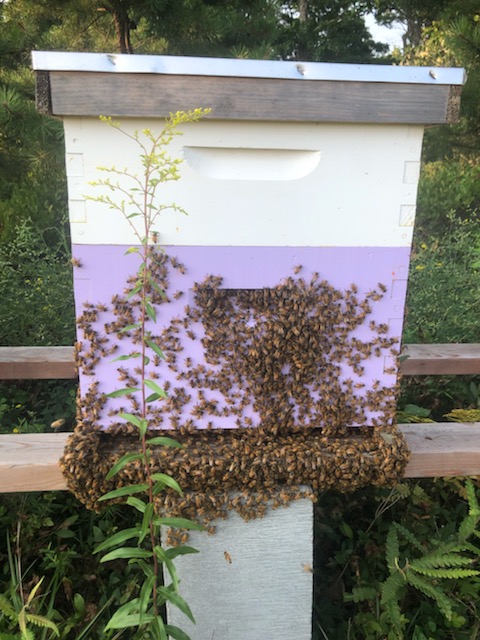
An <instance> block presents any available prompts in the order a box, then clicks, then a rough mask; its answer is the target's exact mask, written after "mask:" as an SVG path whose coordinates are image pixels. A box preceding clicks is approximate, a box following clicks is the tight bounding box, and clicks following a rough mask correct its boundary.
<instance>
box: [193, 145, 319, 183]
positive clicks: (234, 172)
mask: <svg viewBox="0 0 480 640" xmlns="http://www.w3.org/2000/svg"><path fill="white" fill-rule="evenodd" d="M183 155H184V158H185V161H186V163H187V164H188V166H189V167H190V168H192V169H193V170H194V171H196V172H197V173H199V174H200V175H202V176H204V177H205V178H215V179H216V180H262V181H267V180H274V181H277V180H279V181H284V180H298V179H299V178H304V177H305V176H308V174H309V173H312V171H313V170H314V169H315V168H316V167H317V166H318V163H319V162H320V153H319V152H318V151H303V150H301V149H275V150H273V149H228V148H225V149H224V148H214V147H184V148H183Z"/></svg>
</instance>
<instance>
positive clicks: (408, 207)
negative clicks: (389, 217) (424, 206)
mask: <svg viewBox="0 0 480 640" xmlns="http://www.w3.org/2000/svg"><path fill="white" fill-rule="evenodd" d="M415 211H416V207H415V205H414V204H402V205H401V207H400V222H399V224H400V226H401V227H413V223H414V221H415Z"/></svg>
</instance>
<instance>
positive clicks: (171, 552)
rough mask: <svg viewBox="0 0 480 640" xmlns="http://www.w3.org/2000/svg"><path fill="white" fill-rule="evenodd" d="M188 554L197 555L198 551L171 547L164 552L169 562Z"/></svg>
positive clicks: (185, 547)
mask: <svg viewBox="0 0 480 640" xmlns="http://www.w3.org/2000/svg"><path fill="white" fill-rule="evenodd" d="M190 553H199V551H198V549H194V548H193V547H188V546H184V547H172V548H171V549H167V550H166V554H167V556H168V557H169V558H170V559H171V560H175V558H176V557H177V556H186V555H188V554H190Z"/></svg>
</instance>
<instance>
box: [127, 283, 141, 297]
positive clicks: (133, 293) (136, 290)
mask: <svg viewBox="0 0 480 640" xmlns="http://www.w3.org/2000/svg"><path fill="white" fill-rule="evenodd" d="M142 287H143V282H139V281H138V280H137V284H136V285H135V286H134V287H133V289H132V290H131V291H129V292H128V294H127V296H126V300H130V298H133V296H136V295H137V293H139V292H140V291H141V290H142Z"/></svg>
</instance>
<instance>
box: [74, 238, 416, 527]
mask: <svg viewBox="0 0 480 640" xmlns="http://www.w3.org/2000/svg"><path fill="white" fill-rule="evenodd" d="M150 260H151V271H152V275H153V277H154V278H155V279H156V282H157V283H158V284H159V285H160V287H162V288H163V290H164V291H165V295H161V294H160V293H158V292H157V291H156V290H155V289H153V288H152V290H151V291H150V292H149V294H150V296H151V299H152V302H153V304H155V305H158V306H159V313H158V315H159V316H160V315H161V305H163V304H165V303H168V301H169V299H172V298H173V299H177V300H178V299H181V298H182V294H183V292H182V291H180V290H176V291H174V292H172V291H171V290H170V287H169V280H170V273H171V270H174V271H177V272H179V273H180V274H185V272H186V267H185V266H184V265H183V264H182V263H180V262H179V261H178V260H176V259H175V258H170V257H168V255H166V254H165V253H161V252H155V251H154V250H153V249H152V250H151V255H150ZM135 281H136V276H135V277H133V278H132V279H131V280H130V281H129V283H128V285H127V288H126V290H125V292H124V294H123V295H115V296H114V297H113V298H112V300H111V304H110V305H105V304H102V305H97V306H96V307H95V306H94V305H92V304H86V305H85V307H84V312H83V314H82V316H81V317H80V318H79V320H78V327H79V329H80V331H81V332H82V334H83V336H82V339H81V342H80V343H79V345H78V347H77V363H78V366H79V368H80V370H81V371H82V372H83V373H84V374H86V375H87V376H89V375H91V376H95V368H96V365H97V364H98V362H99V361H100V360H101V359H102V358H105V357H106V356H109V355H110V354H113V353H114V352H115V351H116V350H117V348H118V345H119V341H120V343H121V341H122V340H124V341H126V342H125V344H127V345H128V347H129V348H130V349H132V350H135V349H137V350H138V343H139V340H140V339H141V335H140V332H139V330H138V329H128V327H131V325H133V324H134V323H135V322H136V320H137V318H138V313H139V311H138V307H139V300H137V299H136V298H135V296H133V297H130V298H129V296H128V294H129V292H130V291H131V289H132V286H133V285H134V283H135ZM222 285H223V281H222V278H221V277H220V276H207V277H206V278H205V279H204V281H203V282H200V283H196V284H195V286H194V288H193V302H192V303H191V304H189V305H186V306H185V308H184V313H183V315H181V316H178V317H174V318H173V319H171V321H170V322H169V323H168V324H167V326H164V327H163V328H162V329H161V331H160V332H159V333H158V335H157V336H156V337H154V338H153V339H154V340H155V342H156V343H157V344H158V345H159V346H160V348H161V349H162V350H163V352H164V353H165V361H161V359H160V358H159V357H158V356H156V357H155V359H153V361H152V363H151V366H150V367H149V369H148V376H149V377H151V378H157V379H159V381H160V382H159V384H162V386H163V387H164V388H165V391H166V392H167V395H168V397H167V399H165V400H163V401H161V402H158V403H155V404H152V405H149V407H150V408H149V424H150V428H151V429H152V430H153V429H155V430H156V431H155V433H158V429H160V430H161V429H169V434H170V435H172V431H173V435H174V436H176V437H177V438H178V439H179V440H180V441H181V442H182V444H184V445H185V448H184V449H182V450H177V449H175V450H173V449H170V448H168V449H162V448H156V449H155V452H154V454H153V455H154V458H155V460H154V464H155V465H158V467H159V469H160V470H161V471H162V472H167V473H170V474H171V475H173V477H175V478H176V479H177V480H178V481H179V482H180V484H181V485H182V487H183V489H184V491H185V495H184V496H182V497H180V496H178V494H176V493H175V492H173V491H172V492H170V491H167V492H165V493H163V494H162V495H161V496H160V497H159V502H158V507H159V510H160V511H162V512H165V513H168V514H169V515H182V516H185V517H191V518H196V519H198V518H200V519H201V520H203V521H204V522H206V523H211V522H213V521H214V520H215V519H216V518H219V517H225V516H226V515H227V514H228V511H229V510H231V509H235V510H236V511H238V512H239V513H240V514H241V515H242V516H243V517H244V518H246V519H248V518H252V517H258V516H261V515H263V514H264V512H265V509H266V508H267V504H270V505H271V506H274V507H275V506H282V505H285V504H288V503H289V502H290V501H291V500H293V499H295V498H299V497H305V495H306V493H308V492H306V490H305V489H304V488H303V489H302V488H301V487H305V486H308V487H311V488H312V490H313V494H311V495H314V494H315V492H317V491H318V490H320V489H325V488H329V487H334V488H336V489H337V490H341V491H351V490H354V489H356V488H358V487H359V486H363V485H365V484H369V483H373V484H392V483H394V482H395V481H396V480H397V479H398V478H399V477H401V476H402V475H403V471H404V467H405V464H406V462H407V459H408V452H407V449H406V446H405V443H404V441H403V439H402V437H401V436H400V434H399V433H398V432H397V430H396V428H395V424H394V413H395V394H396V386H395V385H392V386H382V384H381V382H380V381H379V380H374V381H373V383H372V382H371V383H370V384H365V382H364V381H363V380H362V378H363V376H364V373H365V366H366V365H367V364H368V361H369V360H370V359H372V358H382V362H383V358H384V356H385V355H386V354H387V355H393V356H395V355H396V354H397V352H396V346H397V343H398V342H397V339H395V338H392V337H389V336H388V327H387V326H386V325H384V324H378V323H376V322H375V321H374V320H372V319H370V317H371V315H372V310H373V305H374V304H375V303H376V302H377V301H378V300H381V299H382V297H383V296H384V295H385V293H386V287H384V286H383V285H382V284H379V285H378V286H377V287H375V288H374V289H372V290H371V291H369V292H367V293H366V294H363V296H362V295H360V294H359V292H358V289H357V287H356V286H355V285H351V286H350V287H349V288H348V289H347V290H343V291H341V290H339V289H336V288H335V287H333V286H332V285H331V284H329V283H328V282H327V281H326V280H322V279H321V277H320V275H319V274H317V273H313V274H309V275H308V277H304V276H303V274H302V269H301V267H300V266H298V267H296V268H295V269H294V273H293V274H292V275H291V276H288V277H286V278H285V279H284V280H282V281H281V282H280V283H279V284H278V285H277V286H275V287H271V288H265V289H257V290H245V289H226V288H223V287H222ZM102 317H105V318H106V320H107V321H106V322H104V323H103V325H102ZM365 326H368V338H367V339H360V338H359V337H358V335H359V333H358V331H357V330H358V329H359V328H360V327H365ZM361 335H363V336H365V335H366V334H365V332H364V333H363V334H361ZM194 343H195V345H196V349H192V348H191V347H192V345H193V344H194ZM198 354H201V357H199V356H198ZM132 363H133V364H132ZM127 364H128V366H127ZM110 366H114V365H110ZM167 371H168V376H167V375H165V373H166V372H167ZM346 371H347V372H350V374H351V375H349V376H347V374H346V373H345V372H346ZM117 374H118V379H119V381H120V382H121V385H122V386H132V387H136V386H138V385H139V383H140V382H141V381H140V374H141V370H140V369H139V367H138V366H135V360H132V361H128V363H126V364H125V363H123V362H122V364H121V365H119V366H117ZM125 411H127V412H130V413H134V414H135V413H138V412H139V411H140V405H139V400H138V398H137V397H136V396H135V394H132V395H131V396H127V397H126V398H123V399H122V400H119V401H117V403H116V404H113V405H112V403H111V402H106V400H105V396H104V395H102V393H100V391H99V384H98V380H94V381H93V383H92V385H91V386H90V388H89V389H87V391H86V392H84V394H83V396H82V397H81V398H80V400H79V407H78V417H79V423H78V426H77V429H76V430H75V433H74V434H73V436H72V437H71V438H70V440H69V443H68V444H67V447H66V450H65V454H64V457H63V461H62V464H63V470H64V472H65V475H66V476H67V481H68V484H69V487H70V489H71V490H73V491H74V493H75V494H76V495H77V497H79V498H80V499H81V500H82V501H83V502H84V503H85V504H86V505H87V506H88V507H90V508H94V509H96V508H98V503H97V501H98V498H99V497H100V496H101V495H102V494H103V493H105V492H106V491H109V490H111V489H113V488H116V487H118V486H122V484H131V483H132V482H133V483H136V482H142V479H143V470H142V469H141V467H140V466H138V465H137V466H135V463H132V465H129V466H127V467H126V468H125V469H124V470H123V472H122V473H119V474H117V476H115V478H114V479H113V480H111V481H109V482H107V481H106V480H105V476H106V474H107V472H108V470H109V469H110V468H111V466H112V465H113V464H114V462H115V460H116V459H118V457H119V456H121V455H123V453H125V452H126V451H128V450H131V449H132V447H137V446H138V434H137V432H136V428H134V427H133V426H131V425H128V424H126V423H125V422H124V421H122V420H119V419H118V413H120V412H125ZM106 419H108V424H106ZM351 425H357V426H356V427H355V428H351V427H350V426H351ZM225 426H227V427H228V428H225ZM101 427H103V428H101ZM230 427H231V428H230ZM349 427H350V428H349ZM309 495H310V494H309Z"/></svg>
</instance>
